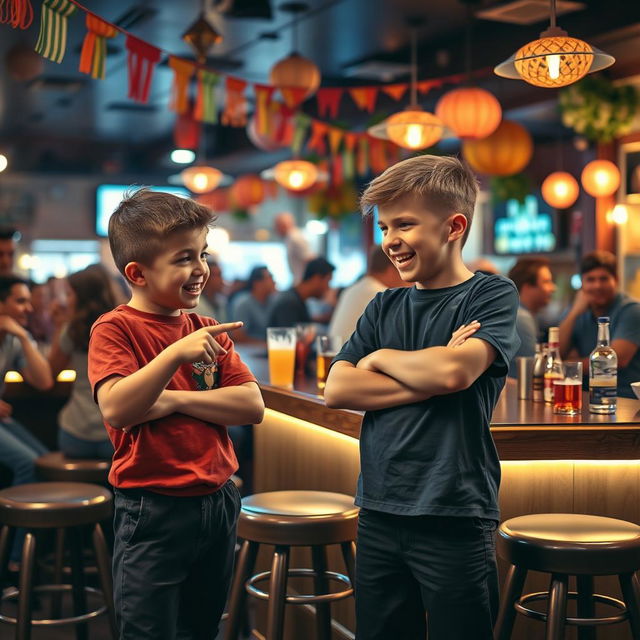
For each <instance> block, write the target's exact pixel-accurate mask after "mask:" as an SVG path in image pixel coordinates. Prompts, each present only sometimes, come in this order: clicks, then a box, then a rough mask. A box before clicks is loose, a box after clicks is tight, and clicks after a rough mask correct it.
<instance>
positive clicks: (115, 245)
mask: <svg viewBox="0 0 640 640" xmlns="http://www.w3.org/2000/svg"><path fill="white" fill-rule="evenodd" d="M215 218H216V217H215V215H214V214H213V212H212V211H211V210H210V209H207V207H204V206H202V205H201V204H198V203H197V202H194V201H193V200H191V199H190V198H180V197H178V196H174V195H172V194H170V193H164V192H160V191H151V190H149V189H139V190H137V191H135V192H133V193H132V192H129V193H126V194H125V197H124V199H123V200H122V202H121V203H120V204H119V205H118V208H117V209H116V210H115V211H114V212H113V215H112V216H111V218H110V219H109V246H110V247H111V253H112V255H113V260H114V262H115V263H116V266H117V267H118V269H119V270H120V272H121V273H122V274H124V268H125V267H126V266H127V264H128V263H129V262H133V261H135V262H141V263H142V264H145V265H147V266H149V265H151V263H152V262H153V260H154V258H155V257H156V256H157V255H158V254H159V253H160V250H161V249H162V241H163V240H164V239H165V238H167V236H169V235H171V234H172V233H175V232H176V231H186V230H188V229H198V228H205V227H208V226H209V225H210V224H211V223H212V222H213V221H214V220H215Z"/></svg>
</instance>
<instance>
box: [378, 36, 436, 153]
mask: <svg viewBox="0 0 640 640" xmlns="http://www.w3.org/2000/svg"><path fill="white" fill-rule="evenodd" d="M417 74H418V65H417V61H416V29H415V27H414V28H412V30H411V104H410V105H409V106H408V107H407V108H406V109H405V110H404V111H400V112H399V113H394V114H393V115H392V116H389V117H388V118H387V119H386V120H383V121H382V122H380V123H379V124H377V125H374V126H373V127H370V128H369V129H368V132H369V135H371V136H373V137H374V138H381V139H382V140H391V141H392V142H395V144H397V145H398V146H399V147H403V148H405V149H410V150H412V151H417V150H418V149H426V148H427V147H430V146H432V145H434V144H436V142H438V141H439V140H440V139H441V138H442V135H443V133H444V124H443V123H442V120H440V118H438V117H437V116H435V115H434V114H433V113H429V112H428V111H424V109H422V107H420V105H418V98H417V96H418V92H417V85H418V82H417Z"/></svg>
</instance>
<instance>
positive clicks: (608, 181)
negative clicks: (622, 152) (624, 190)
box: [580, 160, 620, 198]
mask: <svg viewBox="0 0 640 640" xmlns="http://www.w3.org/2000/svg"><path fill="white" fill-rule="evenodd" d="M580 181H581V182H582V186H583V188H584V190H585V191H586V192H587V193H588V194H589V195H591V196H593V197H594V198H600V197H604V196H610V195H613V194H614V193H615V192H616V191H617V190H618V187H619V186H620V171H619V169H618V167H616V165H615V164H613V162H610V161H609V160H593V161H592V162H589V164H587V165H586V166H585V168H584V169H583V170H582V176H581V177H580Z"/></svg>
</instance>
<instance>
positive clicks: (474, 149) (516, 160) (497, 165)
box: [462, 120, 533, 176]
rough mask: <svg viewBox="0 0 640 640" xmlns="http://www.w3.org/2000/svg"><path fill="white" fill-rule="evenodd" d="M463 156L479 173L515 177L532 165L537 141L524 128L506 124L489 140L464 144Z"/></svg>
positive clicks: (508, 121) (471, 141)
mask: <svg viewBox="0 0 640 640" xmlns="http://www.w3.org/2000/svg"><path fill="white" fill-rule="evenodd" d="M462 154H463V155H464V157H465V160H466V161H467V162H468V163H469V165H470V166H471V168H472V169H473V170H474V171H477V172H478V173H485V174H487V175H490V176H511V175H513V174H514V173H518V172H519V171H522V170H523V169H524V168H525V167H526V166H527V165H528V164H529V161H530V160H531V156H532V155H533V140H532V139H531V135H530V134H529V132H528V131H527V130H526V129H525V128H524V127H523V126H522V125H520V124H518V123H517V122H512V121H511V120H503V121H502V122H501V123H500V126H499V127H498V128H497V129H496V130H495V131H494V132H493V133H492V134H491V135H490V136H488V137H487V138H484V139H482V140H468V141H466V142H464V143H463V145H462Z"/></svg>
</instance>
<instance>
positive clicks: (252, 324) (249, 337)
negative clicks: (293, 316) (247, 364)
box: [229, 265, 276, 347]
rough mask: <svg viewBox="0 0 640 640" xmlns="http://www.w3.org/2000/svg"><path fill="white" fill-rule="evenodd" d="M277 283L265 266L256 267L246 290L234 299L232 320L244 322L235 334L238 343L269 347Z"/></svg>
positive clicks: (230, 315)
mask: <svg viewBox="0 0 640 640" xmlns="http://www.w3.org/2000/svg"><path fill="white" fill-rule="evenodd" d="M275 291H276V283H275V281H274V279H273V276H272V275H271V272H270V271H269V269H268V268H267V267H265V266H264V265H261V266H258V267H254V268H253V269H251V273H249V278H248V279H247V286H246V290H245V291H243V292H242V293H239V294H238V295H237V296H236V297H234V299H233V302H232V304H231V312H230V314H229V317H230V318H233V320H234V321H237V322H242V327H240V328H239V329H237V330H236V331H235V332H234V334H233V339H234V341H235V342H237V343H247V344H256V345H261V346H264V347H266V346H267V316H268V312H269V305H270V304H271V303H272V301H273V294H274V293H275Z"/></svg>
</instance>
